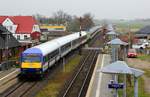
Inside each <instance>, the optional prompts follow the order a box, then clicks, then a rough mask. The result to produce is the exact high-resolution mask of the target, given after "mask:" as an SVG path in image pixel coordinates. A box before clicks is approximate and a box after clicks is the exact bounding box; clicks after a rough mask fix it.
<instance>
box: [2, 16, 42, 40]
mask: <svg viewBox="0 0 150 97" xmlns="http://www.w3.org/2000/svg"><path fill="white" fill-rule="evenodd" d="M0 24H1V25H3V26H4V27H6V28H7V29H8V30H9V31H10V32H11V33H12V34H13V36H14V37H15V38H16V39H17V40H19V41H26V40H30V41H31V40H35V39H39V38H40V27H39V25H38V24H37V22H36V20H35V19H34V17H32V16H0Z"/></svg>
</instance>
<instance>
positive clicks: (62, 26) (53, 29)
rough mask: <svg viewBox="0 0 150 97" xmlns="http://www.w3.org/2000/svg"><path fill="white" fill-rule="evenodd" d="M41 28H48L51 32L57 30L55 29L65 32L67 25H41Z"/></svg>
mask: <svg viewBox="0 0 150 97" xmlns="http://www.w3.org/2000/svg"><path fill="white" fill-rule="evenodd" d="M40 29H41V30H47V31H50V32H55V31H56V32H58V31H61V32H64V31H66V26H64V25H41V26H40Z"/></svg>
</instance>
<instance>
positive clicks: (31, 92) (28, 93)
mask: <svg viewBox="0 0 150 97" xmlns="http://www.w3.org/2000/svg"><path fill="white" fill-rule="evenodd" d="M94 40H96V39H94ZM93 42H94V41H93ZM93 42H92V43H93ZM97 55H98V52H96V51H92V50H91V51H89V52H87V55H86V58H85V60H83V61H82V62H81V63H82V65H83V66H82V67H81V70H80V71H79V73H78V74H77V75H76V78H75V79H74V81H73V82H72V83H73V84H74V83H76V85H77V86H76V85H75V84H74V86H72V85H73V84H72V85H71V86H70V87H75V88H72V89H71V88H70V89H68V92H67V93H66V96H63V97H83V95H84V94H85V93H86V89H87V86H88V82H89V80H90V76H91V75H92V68H94V65H95V63H94V61H95V60H96V57H97ZM91 64H93V65H91ZM55 71H57V70H55V69H54V71H52V72H51V73H49V74H48V75H47V78H45V79H44V80H42V81H25V80H24V81H20V80H19V82H17V83H16V84H15V85H14V86H12V87H11V88H9V89H8V90H7V91H5V92H4V93H3V94H2V95H0V96H1V97H33V96H35V94H36V93H37V92H38V91H39V90H40V89H41V88H42V87H44V86H46V84H47V81H48V80H49V79H50V78H51V76H54V75H53V72H55ZM80 82H82V83H80ZM79 86H80V88H77V87H79ZM73 89H75V90H73ZM70 90H72V91H76V92H70ZM77 92H78V93H79V94H78V96H76V95H75V94H77ZM69 95H71V96H69ZM73 95H74V96H73Z"/></svg>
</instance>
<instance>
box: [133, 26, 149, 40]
mask: <svg viewBox="0 0 150 97" xmlns="http://www.w3.org/2000/svg"><path fill="white" fill-rule="evenodd" d="M135 34H136V37H138V38H142V39H148V40H150V25H148V26H145V27H143V28H141V29H140V30H139V31H137V32H136V33H135Z"/></svg>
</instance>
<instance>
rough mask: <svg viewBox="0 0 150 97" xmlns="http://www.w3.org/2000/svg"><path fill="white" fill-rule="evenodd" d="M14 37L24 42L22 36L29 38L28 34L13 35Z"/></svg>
mask: <svg viewBox="0 0 150 97" xmlns="http://www.w3.org/2000/svg"><path fill="white" fill-rule="evenodd" d="M13 35H14V37H15V38H16V39H17V36H20V40H25V38H24V36H25V35H26V36H27V38H30V34H13Z"/></svg>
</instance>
